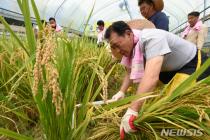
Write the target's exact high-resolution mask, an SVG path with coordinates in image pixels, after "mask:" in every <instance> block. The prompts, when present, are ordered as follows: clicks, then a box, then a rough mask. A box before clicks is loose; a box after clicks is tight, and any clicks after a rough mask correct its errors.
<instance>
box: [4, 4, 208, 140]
mask: <svg viewBox="0 0 210 140" xmlns="http://www.w3.org/2000/svg"><path fill="white" fill-rule="evenodd" d="M19 6H20V9H21V11H22V13H23V15H24V19H25V28H26V36H24V37H23V36H19V35H18V34H17V33H14V32H13V31H12V30H11V28H10V26H9V25H8V24H7V23H6V22H5V20H4V19H3V18H2V17H0V22H1V23H2V24H3V25H4V26H5V28H6V29H7V32H9V33H10V35H9V36H8V35H6V33H5V34H3V35H1V36H0V140H10V139H16V140H32V139H34V140H119V139H120V136H119V127H120V121H121V117H122V116H123V114H124V111H125V110H126V109H127V107H128V106H129V103H130V102H131V101H133V100H135V99H145V98H146V102H145V103H144V104H143V106H142V108H141V110H140V111H139V116H138V118H137V120H135V126H136V127H137V128H138V131H137V132H136V133H133V134H126V140H209V139H210V77H208V78H206V79H204V80H202V81H200V82H197V83H196V82H195V79H196V78H197V77H198V76H199V75H200V74H202V72H203V71H204V70H205V69H206V68H207V67H208V66H209V65H210V60H208V61H207V62H206V63H205V64H204V65H203V66H202V67H201V68H200V69H199V70H198V71H197V72H196V73H194V74H193V75H192V76H190V77H189V78H188V79H187V80H185V81H184V82H182V83H180V85H179V86H178V87H177V88H176V89H175V90H174V91H173V92H172V93H168V92H167V91H168V90H167V89H168V88H169V85H162V86H160V87H159V88H157V89H156V90H155V91H154V92H150V93H144V94H141V95H134V93H135V91H136V86H133V87H130V88H129V91H128V94H126V95H127V97H126V98H124V99H122V100H120V101H117V102H113V103H109V104H104V105H92V104H91V102H94V101H100V100H102V101H104V102H106V101H107V100H108V99H110V98H111V97H112V95H113V94H115V93H116V92H117V91H118V89H119V87H120V84H121V82H122V78H123V74H124V71H125V70H124V68H123V67H122V66H121V65H120V64H119V63H118V61H116V60H113V59H112V56H111V54H110V52H109V51H107V49H106V48H103V47H102V48H98V47H97V46H96V44H95V42H94V41H91V40H90V39H88V38H87V37H85V36H83V37H77V36H75V37H72V38H68V37H67V35H66V33H65V32H64V33H61V34H55V33H54V32H52V31H51V30H50V29H49V28H48V27H43V26H42V24H41V22H40V18H39V14H38V11H37V9H36V6H35V4H34V3H33V1H32V7H33V10H34V13H35V15H36V19H37V23H38V26H39V29H40V32H39V35H38V38H37V39H35V36H34V33H33V29H32V26H31V21H30V14H28V13H30V12H29V8H28V6H29V5H28V3H27V1H22V3H21V2H20V1H19ZM78 104H81V105H80V106H78ZM167 129H170V130H180V131H181V132H178V134H180V135H167V134H166V132H163V130H164V131H167ZM191 130H192V131H191ZM186 133H188V135H186ZM164 134H165V135H164Z"/></svg>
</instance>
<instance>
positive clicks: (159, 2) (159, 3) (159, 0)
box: [152, 0, 164, 11]
mask: <svg viewBox="0 0 210 140" xmlns="http://www.w3.org/2000/svg"><path fill="white" fill-rule="evenodd" d="M152 1H153V3H154V6H155V10H156V11H162V10H163V8H164V2H163V0H152Z"/></svg>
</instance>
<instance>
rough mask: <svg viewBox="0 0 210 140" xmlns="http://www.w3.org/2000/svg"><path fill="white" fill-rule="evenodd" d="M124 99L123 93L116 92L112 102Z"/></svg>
mask: <svg viewBox="0 0 210 140" xmlns="http://www.w3.org/2000/svg"><path fill="white" fill-rule="evenodd" d="M124 97H125V93H123V92H122V91H118V92H117V93H116V94H115V95H114V96H112V100H114V101H118V100H120V99H123V98H124Z"/></svg>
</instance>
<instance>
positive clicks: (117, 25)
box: [105, 21, 132, 40]
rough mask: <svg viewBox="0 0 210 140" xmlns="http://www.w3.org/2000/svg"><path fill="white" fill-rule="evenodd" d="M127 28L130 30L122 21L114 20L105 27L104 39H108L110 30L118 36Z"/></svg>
mask: <svg viewBox="0 0 210 140" xmlns="http://www.w3.org/2000/svg"><path fill="white" fill-rule="evenodd" d="M127 30H129V31H132V30H131V28H130V27H129V26H128V24H126V23H125V22H124V21H117V22H114V23H112V25H110V26H109V27H108V28H107V30H106V33H105V39H108V40H109V39H110V36H111V33H112V32H115V33H117V34H118V35H119V36H123V35H124V34H125V32H126V31H127Z"/></svg>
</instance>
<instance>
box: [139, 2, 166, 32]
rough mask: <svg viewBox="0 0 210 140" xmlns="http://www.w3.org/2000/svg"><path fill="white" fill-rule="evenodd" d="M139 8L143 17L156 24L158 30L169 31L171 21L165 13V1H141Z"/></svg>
mask: <svg viewBox="0 0 210 140" xmlns="http://www.w3.org/2000/svg"><path fill="white" fill-rule="evenodd" d="M138 6H139V7H140V12H141V15H142V16H143V17H145V18H146V19H148V20H149V21H151V22H152V23H154V25H155V27H156V28H157V29H162V30H166V31H169V20H168V17H167V16H166V14H165V13H164V12H161V11H162V10H163V7H164V3H163V0H139V1H138Z"/></svg>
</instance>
